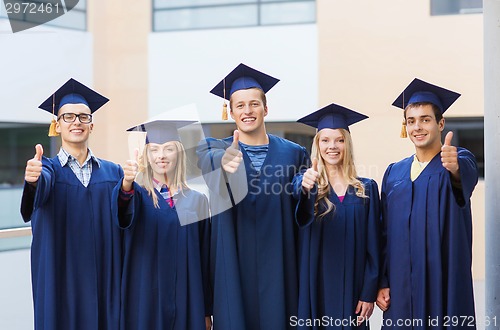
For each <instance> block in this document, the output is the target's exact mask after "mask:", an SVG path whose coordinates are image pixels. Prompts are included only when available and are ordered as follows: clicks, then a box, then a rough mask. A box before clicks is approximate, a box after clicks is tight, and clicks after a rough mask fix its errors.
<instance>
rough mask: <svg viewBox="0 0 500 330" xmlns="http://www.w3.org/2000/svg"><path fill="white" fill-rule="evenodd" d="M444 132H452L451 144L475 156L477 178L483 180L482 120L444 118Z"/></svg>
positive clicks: (474, 118) (473, 118)
mask: <svg viewBox="0 0 500 330" xmlns="http://www.w3.org/2000/svg"><path fill="white" fill-rule="evenodd" d="M444 131H445V132H447V131H453V141H452V144H453V145H455V146H459V147H463V148H466V149H467V150H469V151H470V152H472V153H473V154H474V156H476V161H477V168H478V172H479V178H484V119H483V118H482V117H480V118H476V117H472V118H446V124H445V128H444Z"/></svg>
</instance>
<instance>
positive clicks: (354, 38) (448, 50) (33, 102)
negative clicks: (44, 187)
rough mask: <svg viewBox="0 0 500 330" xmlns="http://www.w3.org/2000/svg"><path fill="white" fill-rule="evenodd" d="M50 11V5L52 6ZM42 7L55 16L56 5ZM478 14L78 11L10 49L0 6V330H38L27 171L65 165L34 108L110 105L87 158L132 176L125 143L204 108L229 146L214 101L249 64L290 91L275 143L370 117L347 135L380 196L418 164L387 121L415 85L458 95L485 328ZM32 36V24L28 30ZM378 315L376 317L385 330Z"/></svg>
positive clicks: (424, 5)
mask: <svg viewBox="0 0 500 330" xmlns="http://www.w3.org/2000/svg"><path fill="white" fill-rule="evenodd" d="M39 2H44V1H42V0H40V1H39ZM45 2H51V1H50V0H47V1H45ZM482 6H483V3H482V1H481V0H479V1H478V0H405V1H400V0H379V1H362V0H141V1H132V0H105V1H97V0H80V1H79V2H78V5H77V6H76V7H75V8H74V9H73V10H71V11H69V12H68V13H66V14H65V15H63V16H61V17H59V18H57V19H56V20H53V21H50V22H48V23H46V24H43V25H41V26H38V27H35V28H31V29H28V30H25V31H23V32H18V33H12V30H11V26H10V24H9V20H8V18H7V14H6V8H5V7H4V6H3V3H0V60H1V63H2V70H1V73H0V153H1V154H2V156H1V157H0V229H1V230H2V231H0V265H1V266H0V292H1V294H0V329H15V330H18V329H21V330H24V329H32V328H33V325H32V324H33V315H32V300H31V280H30V265H29V262H30V261H29V247H30V242H31V233H30V230H29V223H28V224H24V223H23V221H22V219H21V216H20V214H19V204H20V195H21V190H22V185H23V178H24V168H25V165H26V161H27V160H28V159H30V158H32V157H33V155H34V153H35V151H34V146H35V144H37V143H41V144H42V145H43V146H44V152H45V154H44V155H45V156H54V155H55V154H56V153H57V152H58V150H59V146H60V142H59V139H58V138H49V137H48V136H47V131H48V127H49V123H50V120H51V119H52V118H51V116H50V115H49V114H48V113H47V112H45V111H41V110H37V107H38V105H39V104H40V103H41V102H42V101H43V100H45V99H46V98H47V97H48V96H50V95H51V94H52V93H53V92H54V91H55V90H56V89H57V88H58V87H59V86H60V85H62V84H63V83H64V82H66V81H67V80H68V79H69V78H71V77H73V78H75V79H77V80H79V81H80V82H82V83H84V84H86V85H88V86H90V87H92V88H94V89H95V90H97V91H98V92H100V93H101V94H103V95H105V96H107V97H108V98H110V100H111V101H110V102H109V103H108V104H106V105H105V106H104V107H103V108H102V109H101V110H99V111H98V112H96V113H95V116H94V123H95V124H94V125H95V126H94V132H93V133H92V136H91V141H90V148H91V149H92V151H93V152H94V153H95V154H96V155H97V156H98V157H100V158H104V159H109V160H111V161H114V162H117V163H124V162H125V160H126V159H127V158H128V157H129V146H128V142H127V141H128V136H127V133H126V132H125V130H126V129H127V128H129V127H131V126H134V125H136V124H138V123H140V122H143V121H145V120H147V119H148V118H150V117H152V116H155V115H158V114H160V113H162V112H164V111H167V110H171V109H175V108H178V107H182V106H184V105H186V104H195V105H196V108H197V110H198V116H199V120H200V121H201V124H202V132H200V134H191V135H190V138H191V139H192V141H190V143H193V145H195V143H196V142H197V141H198V140H199V139H200V138H201V137H202V135H203V133H204V135H205V136H213V137H217V138H220V137H225V136H228V135H231V134H232V131H233V130H234V128H235V126H234V123H233V121H232V120H231V119H230V120H229V121H222V120H221V108H222V99H220V98H218V97H216V96H214V95H212V94H210V93H209V91H210V90H211V89H212V87H214V86H215V85H216V84H217V83H218V82H219V81H220V80H222V78H223V77H224V76H225V75H226V74H227V73H229V72H230V71H231V70H232V69H233V68H234V67H236V66H237V65H238V64H239V63H245V64H247V65H248V66H251V67H253V68H255V69H257V70H260V71H263V72H265V73H267V74H269V75H272V76H274V77H276V78H279V79H280V80H281V81H280V82H279V83H278V84H277V85H276V86H275V87H274V88H273V89H272V90H271V91H269V92H268V93H267V97H268V107H269V115H268V116H267V118H266V120H267V124H266V126H267V130H268V133H272V134H276V135H279V136H283V137H285V138H287V139H290V140H293V141H296V142H298V143H300V144H302V145H304V146H305V147H307V148H308V149H310V145H311V141H312V137H313V135H314V133H315V132H314V130H313V129H311V128H310V127H307V126H305V125H302V124H298V123H296V122H295V121H296V120H297V119H298V118H300V117H302V116H304V115H306V114H308V113H310V112H312V111H314V110H316V109H319V108H320V107H323V106H325V105H327V104H329V103H331V102H335V103H338V104H341V105H343V106H346V107H348V108H351V109H354V110H356V111H359V112H362V113H365V114H367V115H368V116H369V117H370V119H369V120H365V121H362V122H360V123H359V124H356V125H354V126H353V127H352V128H351V133H352V136H353V140H354V146H355V160H356V163H357V166H358V172H359V174H360V175H361V176H366V177H371V178H374V179H375V180H376V181H377V182H378V183H379V185H380V184H381V180H382V176H383V174H384V171H385V169H386V167H387V165H389V164H390V163H392V162H395V161H398V160H400V159H402V158H405V157H407V156H410V155H411V154H413V152H414V148H413V145H412V143H411V142H410V141H409V140H408V139H401V138H400V137H399V133H400V129H401V121H402V119H403V113H402V111H401V110H400V109H398V108H395V107H393V106H391V104H392V102H393V101H394V100H395V99H396V97H397V96H398V95H399V94H400V92H401V91H402V90H403V89H404V88H405V87H406V85H407V84H409V83H410V82H411V81H412V80H413V79H414V78H415V77H418V78H420V79H422V80H426V81H428V82H431V83H433V84H436V85H439V86H442V87H445V88H447V89H451V90H453V91H457V92H459V93H461V94H462V96H461V97H460V98H459V99H458V101H457V102H456V103H455V104H454V105H453V106H452V107H451V108H450V110H448V111H447V112H446V114H445V118H446V127H445V132H446V131H450V130H452V131H453V132H454V141H453V143H454V144H455V145H459V146H463V147H466V148H468V149H469V150H471V151H472V152H473V153H474V154H475V155H476V157H477V161H478V165H479V169H480V181H479V183H478V185H477V187H476V190H475V192H474V195H473V200H472V208H473V220H474V246H473V254H474V256H473V261H474V264H473V275H474V280H475V290H476V295H477V299H476V305H477V314H478V318H481V317H483V315H484V278H485V244H484V237H485V229H484V228H485V205H484V194H485V192H484V191H485V188H484V179H483V177H484V138H483V136H484V121H483V117H484V116H483V115H484V110H483V108H484V101H483V99H484V97H483V93H484V69H483V62H484V60H483V40H484V39H483V8H482ZM16 19H17V20H18V22H17V23H21V24H23V23H26V24H30V22H26V21H29V19H30V18H29V17H25V16H23V15H18V16H16ZM380 319H381V314H380V312H379V311H378V310H377V312H376V313H375V315H374V316H373V317H372V323H373V324H372V329H379V324H380Z"/></svg>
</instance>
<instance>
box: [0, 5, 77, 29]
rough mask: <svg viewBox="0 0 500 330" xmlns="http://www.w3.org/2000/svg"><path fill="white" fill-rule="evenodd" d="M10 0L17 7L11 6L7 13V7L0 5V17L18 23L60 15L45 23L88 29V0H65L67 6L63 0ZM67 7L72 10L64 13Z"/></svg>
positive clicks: (43, 19)
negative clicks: (32, 5)
mask: <svg viewBox="0 0 500 330" xmlns="http://www.w3.org/2000/svg"><path fill="white" fill-rule="evenodd" d="M8 2H9V4H10V5H13V4H14V3H15V4H16V7H11V9H10V13H9V14H8V15H7V11H6V7H4V6H2V5H0V17H6V18H9V19H11V20H15V22H16V24H23V22H26V23H27V24H29V23H40V22H45V21H46V20H47V19H48V18H49V17H51V16H52V17H54V16H58V15H60V16H59V17H58V18H56V19H54V20H52V21H49V22H47V23H45V24H46V25H50V26H57V27H61V28H67V29H74V30H82V31H85V30H87V0H80V1H78V3H77V0H65V1H64V2H63V4H65V6H62V5H61V0H31V1H22V0H15V1H14V0H9V1H8ZM29 4H36V6H37V7H31V5H29ZM5 5H7V4H5ZM40 6H42V7H43V9H42V7H40ZM16 8H17V9H16ZM34 8H36V9H34ZM49 9H50V12H49ZM67 9H71V10H69V11H67V12H66V13H64V12H65V11H66V10H67ZM30 11H34V13H30ZM57 13H59V14H57Z"/></svg>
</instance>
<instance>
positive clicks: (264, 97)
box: [229, 87, 267, 109]
mask: <svg viewBox="0 0 500 330" xmlns="http://www.w3.org/2000/svg"><path fill="white" fill-rule="evenodd" d="M248 89H256V90H258V91H259V92H260V98H261V99H262V104H263V105H264V108H265V107H266V106H267V98H266V93H264V91H263V90H262V89H260V88H258V87H252V88H248ZM231 104H232V102H231V97H229V108H230V109H232V108H233V107H232V106H231Z"/></svg>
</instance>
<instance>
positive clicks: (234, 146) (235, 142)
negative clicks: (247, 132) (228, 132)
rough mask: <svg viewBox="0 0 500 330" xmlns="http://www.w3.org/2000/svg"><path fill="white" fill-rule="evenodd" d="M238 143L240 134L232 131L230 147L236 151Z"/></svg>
mask: <svg viewBox="0 0 500 330" xmlns="http://www.w3.org/2000/svg"><path fill="white" fill-rule="evenodd" d="M239 141H240V132H239V131H238V130H237V129H236V130H234V133H233V143H232V147H233V148H235V149H238V148H239V144H238V142H239Z"/></svg>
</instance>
